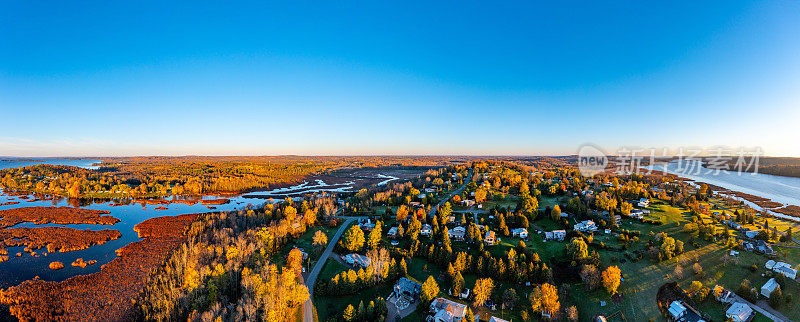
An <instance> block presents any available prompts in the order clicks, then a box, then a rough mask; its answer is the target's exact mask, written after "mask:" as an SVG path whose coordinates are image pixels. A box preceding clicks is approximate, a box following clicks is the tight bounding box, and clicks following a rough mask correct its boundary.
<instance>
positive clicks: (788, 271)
mask: <svg viewBox="0 0 800 322" xmlns="http://www.w3.org/2000/svg"><path fill="white" fill-rule="evenodd" d="M784 264H785V263H784ZM787 265H788V264H787ZM774 271H775V272H776V273H780V274H782V275H783V276H786V277H787V278H791V279H796V278H797V270H796V269H793V268H791V267H790V266H781V267H776V268H775V269H774Z"/></svg>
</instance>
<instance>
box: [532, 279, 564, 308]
mask: <svg viewBox="0 0 800 322" xmlns="http://www.w3.org/2000/svg"><path fill="white" fill-rule="evenodd" d="M530 299H531V309H532V310H533V311H539V312H546V313H549V314H550V315H553V314H555V313H556V312H558V310H559V309H560V308H561V303H560V302H559V301H558V289H557V288H556V287H555V286H553V285H550V284H547V283H544V284H542V285H539V286H536V288H534V289H533V292H531V295H530Z"/></svg>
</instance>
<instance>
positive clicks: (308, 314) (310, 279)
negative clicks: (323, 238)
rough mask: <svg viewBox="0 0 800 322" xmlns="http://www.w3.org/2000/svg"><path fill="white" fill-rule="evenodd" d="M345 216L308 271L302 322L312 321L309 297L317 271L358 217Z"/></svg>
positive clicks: (319, 270)
mask: <svg viewBox="0 0 800 322" xmlns="http://www.w3.org/2000/svg"><path fill="white" fill-rule="evenodd" d="M341 218H345V221H344V223H343V224H342V226H341V227H339V230H337V231H336V234H334V235H333V238H331V239H330V240H329V241H328V246H327V247H325V251H324V252H323V253H322V256H320V257H319V260H318V261H317V263H316V264H314V268H313V269H312V270H311V272H310V273H308V276H307V277H306V279H305V284H306V287H308V293H309V297H308V300H306V302H305V303H304V304H303V321H304V322H314V306H313V304H312V303H311V299H312V298H313V297H314V284H315V283H316V281H317V276H319V272H321V271H322V267H323V266H325V262H326V261H328V257H329V256H330V255H331V253H333V248H334V247H335V246H336V242H338V241H339V238H340V237H342V234H343V233H344V231H345V229H347V227H348V226H349V225H350V223H351V222H353V221H354V220H356V219H359V218H360V217H341Z"/></svg>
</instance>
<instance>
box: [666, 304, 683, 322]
mask: <svg viewBox="0 0 800 322" xmlns="http://www.w3.org/2000/svg"><path fill="white" fill-rule="evenodd" d="M669 315H671V316H672V318H673V319H674V320H675V321H680V320H681V319H682V318H683V316H684V315H686V307H685V306H683V304H681V301H672V303H671V304H670V305H669Z"/></svg>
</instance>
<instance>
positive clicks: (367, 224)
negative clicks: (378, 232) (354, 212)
mask: <svg viewBox="0 0 800 322" xmlns="http://www.w3.org/2000/svg"><path fill="white" fill-rule="evenodd" d="M358 227H360V228H361V230H364V231H372V230H373V229H375V224H374V223H373V222H372V220H370V219H369V218H365V219H361V220H359V222H358Z"/></svg>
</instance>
